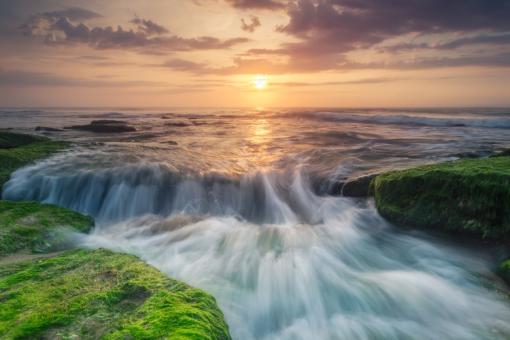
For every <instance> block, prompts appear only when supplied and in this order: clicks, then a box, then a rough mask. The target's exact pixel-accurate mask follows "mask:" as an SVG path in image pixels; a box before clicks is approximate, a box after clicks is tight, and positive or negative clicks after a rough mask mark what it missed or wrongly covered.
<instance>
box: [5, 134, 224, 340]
mask: <svg viewBox="0 0 510 340" xmlns="http://www.w3.org/2000/svg"><path fill="white" fill-rule="evenodd" d="M66 147H68V144H67V143H65V142H56V141H51V140H49V139H46V138H40V137H32V136H27V135H21V134H13V133H10V132H1V131H0V185H1V184H3V182H4V181H5V180H7V179H8V177H9V174H10V172H12V171H14V170H15V169H16V168H17V167H20V166H24V165H27V164H29V163H30V162H33V161H35V160H37V159H41V158H43V157H46V156H48V155H50V154H52V153H54V152H57V151H59V150H62V149H64V148H66ZM92 227H93V220H92V219H91V218H90V217H88V216H84V215H81V214H79V213H77V212H74V211H71V210H68V209H64V208H60V207H57V206H54V205H46V204H40V203H36V202H11V201H0V303H1V308H0V338H2V339H71V338H73V339H74V338H76V339H168V338H172V339H206V340H207V339H210V340H216V339H226V340H228V339H230V335H229V331H228V326H227V324H226V322H225V320H224V317H223V313H222V312H221V310H220V309H219V308H218V306H217V304H216V301H215V299H214V298H213V297H212V296H210V295H209V294H207V293H205V292H204V291H202V290H200V289H196V288H193V287H190V286H188V285H187V284H185V283H183V282H179V281H176V280H173V279H171V278H168V277H166V276H165V275H163V274H162V273H160V272H159V271H158V270H156V269H155V268H153V267H151V266H149V265H147V264H145V263H144V262H142V261H141V260H139V259H138V258H136V257H134V256H131V255H126V254H118V253H113V252H110V251H107V250H102V249H99V250H78V249H74V250H73V249H70V248H72V247H73V242H72V237H70V236H72V235H73V233H76V232H81V233H84V232H88V231H89V230H90V229H91V228H92Z"/></svg>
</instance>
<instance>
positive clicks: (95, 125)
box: [65, 119, 136, 133]
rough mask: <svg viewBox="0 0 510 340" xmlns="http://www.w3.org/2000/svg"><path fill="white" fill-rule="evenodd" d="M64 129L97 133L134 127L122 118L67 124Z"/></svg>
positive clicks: (115, 131)
mask: <svg viewBox="0 0 510 340" xmlns="http://www.w3.org/2000/svg"><path fill="white" fill-rule="evenodd" d="M65 129H72V130H84V131H91V132H97V133H123V132H134V131H136V129H135V128H134V127H133V126H130V125H128V124H127V122H124V121H122V120H109V119H101V120H93V121H92V122H90V124H87V125H72V126H67V127H65Z"/></svg>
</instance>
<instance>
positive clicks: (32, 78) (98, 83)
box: [0, 69, 165, 87]
mask: <svg viewBox="0 0 510 340" xmlns="http://www.w3.org/2000/svg"><path fill="white" fill-rule="evenodd" d="M148 85H152V86H164V85H165V84H164V83H160V82H148V81H124V80H122V81H121V80H119V81H115V80H98V79H80V78H73V77H63V76H59V75H55V74H51V73H47V72H32V71H24V70H1V69H0V86H16V87H30V86H52V87H62V86H65V87H70V86H71V87H132V86H148Z"/></svg>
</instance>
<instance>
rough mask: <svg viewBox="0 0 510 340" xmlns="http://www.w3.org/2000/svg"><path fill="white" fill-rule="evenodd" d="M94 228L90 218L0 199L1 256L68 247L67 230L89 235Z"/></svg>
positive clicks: (57, 208)
mask: <svg viewBox="0 0 510 340" xmlns="http://www.w3.org/2000/svg"><path fill="white" fill-rule="evenodd" d="M93 225H94V221H93V219H92V218H90V217H88V216H84V215H82V214H80V213H77V212H74V211H72V210H69V209H65V208H60V207H57V206H54V205H49V204H41V203H36V202H12V201H1V200H0V256H5V255H8V254H11V253H15V252H19V251H22V252H32V253H34V252H49V251H57V250H62V249H64V248H66V247H67V246H68V240H67V238H66V233H65V231H66V230H68V229H69V230H75V231H79V232H88V231H89V230H90V229H91V228H92V226H93Z"/></svg>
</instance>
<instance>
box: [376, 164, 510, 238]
mask: <svg viewBox="0 0 510 340" xmlns="http://www.w3.org/2000/svg"><path fill="white" fill-rule="evenodd" d="M372 186H373V190H374V195H375V202H376V205H377V209H378V211H379V212H380V213H381V215H383V216H384V217H386V218H388V220H390V221H391V222H395V223H397V224H402V225H409V226H415V227H422V228H435V229H440V230H443V231H449V232H453V233H456V234H463V235H469V236H475V237H481V238H484V239H490V240H497V241H503V240H508V239H510V157H494V158H484V159H466V160H459V161H453V162H446V163H441V164H435V165H427V166H422V167H418V168H413V169H408V170H402V171H392V172H388V173H384V174H382V175H379V176H377V177H376V178H375V179H374V180H373V182H372Z"/></svg>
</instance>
